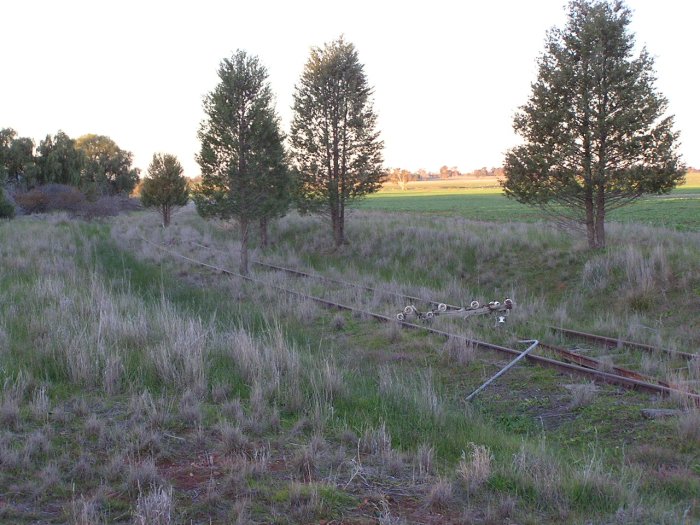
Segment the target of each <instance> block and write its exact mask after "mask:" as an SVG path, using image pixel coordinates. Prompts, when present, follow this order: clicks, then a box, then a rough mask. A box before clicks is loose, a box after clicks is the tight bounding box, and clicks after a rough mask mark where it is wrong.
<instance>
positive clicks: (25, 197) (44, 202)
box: [15, 189, 49, 214]
mask: <svg viewBox="0 0 700 525" xmlns="http://www.w3.org/2000/svg"><path fill="white" fill-rule="evenodd" d="M15 200H16V201H17V204H19V205H20V206H21V207H22V210H24V212H25V213H29V214H32V213H45V212H47V211H48V209H49V197H48V196H47V195H45V194H44V193H43V192H42V191H41V190H38V189H35V190H31V191H28V192H27V193H21V194H19V195H17V196H16V197H15Z"/></svg>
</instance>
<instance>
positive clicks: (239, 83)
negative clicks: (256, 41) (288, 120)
mask: <svg viewBox="0 0 700 525" xmlns="http://www.w3.org/2000/svg"><path fill="white" fill-rule="evenodd" d="M219 79H220V82H219V84H218V85H217V86H216V88H215V89H214V91H212V92H211V93H209V94H208V95H207V96H206V98H205V100H204V113H205V114H206V117H207V118H206V119H205V120H204V122H202V124H201V127H200V130H199V133H198V136H199V140H200V141H201V143H202V145H201V150H200V153H199V154H198V155H197V162H198V163H199V165H200V167H201V169H202V182H201V183H200V184H199V185H198V187H197V189H196V191H195V192H194V200H195V204H196V205H197V211H198V212H199V214H200V215H202V216H203V217H217V218H220V219H224V220H228V219H235V220H236V221H238V224H239V225H240V229H241V261H240V271H241V273H242V274H244V275H245V274H247V273H248V244H249V227H250V224H251V223H252V222H253V221H266V220H268V219H270V218H271V217H273V216H275V215H278V214H281V213H283V209H284V210H286V205H284V206H283V205H282V204H281V203H282V201H283V194H285V193H286V194H287V195H288V194H289V180H290V179H289V171H288V169H287V165H286V160H285V152H284V147H283V145H282V142H283V140H284V136H283V134H282V132H281V131H280V124H279V118H278V117H277V114H276V113H275V110H274V107H273V98H272V91H271V89H270V86H269V83H268V81H267V70H266V69H265V67H263V66H262V65H261V64H260V61H259V60H258V58H257V57H253V56H249V55H248V54H247V53H246V52H244V51H240V50H239V51H237V52H236V53H235V54H234V55H233V56H232V57H231V58H230V59H224V60H223V61H222V62H221V64H220V66H219Z"/></svg>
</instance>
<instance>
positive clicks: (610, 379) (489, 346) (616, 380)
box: [140, 237, 700, 406]
mask: <svg viewBox="0 0 700 525" xmlns="http://www.w3.org/2000/svg"><path fill="white" fill-rule="evenodd" d="M140 239H141V240H143V241H144V242H146V243H148V244H151V245H153V246H155V247H157V248H159V249H160V250H162V251H164V252H167V253H169V254H171V255H172V256H174V257H178V258H180V259H183V260H185V261H188V262H190V263H192V264H196V265H199V266H202V267H204V268H209V269H211V270H215V271H217V272H219V273H223V274H225V275H230V276H234V277H239V278H241V279H244V280H246V281H249V282H253V283H257V284H260V285H263V286H267V287H271V288H273V289H276V290H279V291H281V292H284V293H287V294H289V295H293V296H295V297H299V298H302V299H307V300H311V301H314V302H317V303H319V304H322V305H325V306H327V307H329V308H336V309H338V310H347V311H350V312H355V313H359V314H362V315H366V316H368V317H372V318H373V319H377V320H379V321H383V322H395V323H398V324H399V325H400V326H403V327H406V328H411V329H415V330H424V331H426V332H429V333H432V334H436V335H440V336H443V337H447V338H456V339H463V340H464V341H465V344H469V345H473V346H474V347H476V348H483V349H486V350H494V351H496V352H500V353H502V354H506V355H510V356H513V357H517V356H519V355H521V354H522V352H519V351H518V350H514V349H513V348H508V347H505V346H501V345H497V344H493V343H487V342H485V341H479V340H477V339H470V338H467V337H464V336H461V335H457V334H451V333H449V332H445V331H443V330H438V329H436V328H432V327H430V326H425V325H418V324H414V323H409V322H406V321H398V320H396V319H394V318H392V317H389V316H386V315H382V314H378V313H375V312H370V311H368V310H363V309H361V308H356V307H354V306H350V305H345V304H341V303H337V302H335V301H329V300H327V299H323V298H321V297H315V296H313V295H308V294H304V293H301V292H298V291H296V290H290V289H288V288H284V287H283V286H278V285H274V284H270V283H266V282H264V281H261V280H260V279H256V278H254V277H250V276H246V275H242V274H240V273H237V272H233V271H231V270H228V269H226V268H222V267H220V266H214V265H212V264H207V263H204V262H201V261H198V260H196V259H193V258H191V257H187V256H186V255H182V254H180V253H178V252H176V251H174V250H171V249H169V248H166V247H165V246H163V245H160V244H157V243H154V242H152V241H149V240H148V239H145V238H144V237H140ZM525 359H527V360H528V361H530V362H532V363H535V364H538V365H540V366H545V367H548V368H554V369H555V370H558V371H560V372H564V373H567V374H577V375H582V376H586V377H589V378H591V379H592V380H594V381H599V382H603V383H608V384H611V385H618V386H622V387H625V388H631V389H634V390H639V391H642V392H648V393H652V394H661V395H665V396H669V395H672V394H676V395H681V396H683V397H685V398H687V399H688V400H691V401H693V402H694V403H695V404H696V405H697V406H700V395H698V394H690V393H687V392H684V391H681V390H677V389H674V388H669V387H665V386H662V385H658V384H653V383H648V382H645V381H639V380H637V379H631V378H627V377H623V376H619V375H615V374H610V373H607V372H602V371H600V370H593V369H591V368H586V367H583V366H579V365H575V364H570V363H566V362H564V361H557V360H556V359H551V358H548V357H543V356H540V355H536V354H532V353H530V354H527V355H526V356H525Z"/></svg>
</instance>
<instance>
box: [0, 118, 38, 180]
mask: <svg viewBox="0 0 700 525" xmlns="http://www.w3.org/2000/svg"><path fill="white" fill-rule="evenodd" d="M35 160H36V159H35V158H34V141H33V140H32V139H30V138H28V137H18V136H17V133H16V132H15V130H13V129H12V128H5V129H2V130H0V183H3V184H5V183H6V182H8V181H9V182H10V183H12V184H14V185H16V186H22V187H25V188H30V187H32V186H33V185H34V178H35V176H36V162H35Z"/></svg>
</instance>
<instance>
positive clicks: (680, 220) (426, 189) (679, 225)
mask: <svg viewBox="0 0 700 525" xmlns="http://www.w3.org/2000/svg"><path fill="white" fill-rule="evenodd" d="M415 184H416V187H415V189H409V190H407V191H401V190H399V189H396V188H394V187H387V188H386V189H384V190H382V191H380V192H379V193H376V194H373V195H370V196H368V197H367V198H366V199H365V200H363V201H361V202H359V203H358V204H357V205H356V206H357V208H358V209H362V210H381V211H389V212H408V213H420V214H434V215H446V216H454V215H458V216H461V217H464V218H465V219H469V220H477V221H493V222H535V221H539V220H544V219H545V218H546V217H545V216H544V215H543V214H542V213H541V212H540V211H539V210H538V209H537V208H533V207H531V206H526V205H524V204H520V203H518V202H515V201H513V200H511V199H507V198H506V197H505V196H503V194H502V193H501V189H500V187H498V186H497V185H496V183H494V182H493V181H491V182H490V183H484V182H483V181H465V182H450V181H444V182H443V181H435V183H433V184H430V183H415ZM421 184H422V185H421ZM489 184H490V185H489ZM416 220H430V219H421V218H417V219H416ZM609 220H610V221H613V222H615V221H617V222H628V223H631V222H636V223H643V224H649V225H653V226H662V227H667V228H674V229H677V230H681V231H699V230H700V175H699V174H697V173H691V174H689V175H688V177H687V182H686V184H684V185H683V186H680V187H679V188H677V189H675V190H673V191H672V192H671V193H670V194H669V195H662V196H647V197H644V198H642V199H640V200H639V201H637V202H635V203H633V204H630V205H629V206H627V207H624V208H621V209H619V210H616V211H614V212H612V213H611V215H610V217H609Z"/></svg>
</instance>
